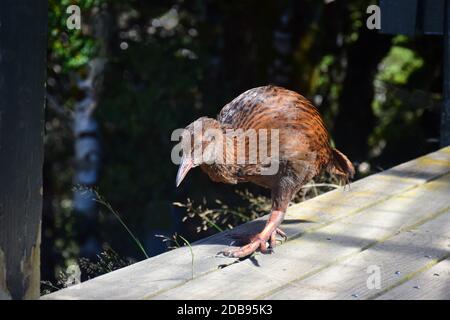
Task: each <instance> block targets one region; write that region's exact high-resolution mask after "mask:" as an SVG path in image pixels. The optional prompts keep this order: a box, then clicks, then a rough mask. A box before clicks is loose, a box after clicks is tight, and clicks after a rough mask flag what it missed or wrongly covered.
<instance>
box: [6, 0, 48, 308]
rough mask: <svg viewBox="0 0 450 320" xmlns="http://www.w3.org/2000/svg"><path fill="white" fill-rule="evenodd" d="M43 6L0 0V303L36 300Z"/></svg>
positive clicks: (38, 0) (44, 38)
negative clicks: (2, 300)
mask: <svg viewBox="0 0 450 320" xmlns="http://www.w3.org/2000/svg"><path fill="white" fill-rule="evenodd" d="M47 15H48V12H47V1H45V0H35V1H12V0H9V1H0V97H1V98H0V299H11V298H12V299H38V298H39V296H40V291H39V286H40V264H39V262H40V260H39V258H40V253H39V248H40V246H39V245H40V229H41V225H40V224H41V212H42V165H43V160H44V159H43V156H44V155H43V152H44V151H43V149H44V148H43V144H44V141H43V140H44V139H43V132H44V130H43V129H44V97H45V68H46V50H47Z"/></svg>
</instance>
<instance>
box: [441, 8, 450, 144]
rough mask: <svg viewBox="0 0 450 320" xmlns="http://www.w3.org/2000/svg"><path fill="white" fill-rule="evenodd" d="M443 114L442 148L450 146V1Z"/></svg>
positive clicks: (447, 10)
mask: <svg viewBox="0 0 450 320" xmlns="http://www.w3.org/2000/svg"><path fill="white" fill-rule="evenodd" d="M442 91H443V98H444V99H443V100H444V101H443V103H442V114H441V146H442V147H445V146H448V145H450V0H446V1H445V9H444V83H443V88H442Z"/></svg>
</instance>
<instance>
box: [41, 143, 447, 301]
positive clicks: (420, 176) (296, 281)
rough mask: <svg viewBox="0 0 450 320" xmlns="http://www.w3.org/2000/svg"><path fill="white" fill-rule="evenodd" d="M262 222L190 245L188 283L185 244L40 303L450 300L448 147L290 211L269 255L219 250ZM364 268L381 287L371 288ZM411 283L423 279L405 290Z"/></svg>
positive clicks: (243, 226)
mask: <svg viewBox="0 0 450 320" xmlns="http://www.w3.org/2000/svg"><path fill="white" fill-rule="evenodd" d="M265 218H266V217H264V218H262V219H258V220H255V221H252V222H250V223H247V224H244V225H242V226H239V227H237V228H235V229H234V230H232V231H228V232H224V233H221V234H218V235H215V236H212V237H209V238H206V239H203V240H201V241H198V242H196V243H194V244H193V251H194V270H193V274H194V278H193V279H192V267H191V262H192V261H191V254H190V250H189V248H186V247H183V248H180V249H176V250H173V251H170V252H167V253H164V254H162V255H159V256H156V257H153V258H151V259H148V260H145V261H142V262H139V263H136V264H134V265H132V266H129V267H126V268H123V269H121V270H117V271H114V272H111V273H109V274H106V275H103V276H100V277H98V278H96V279H93V280H90V281H87V282H84V283H82V284H80V285H76V286H73V287H70V288H67V289H64V290H61V291H58V292H56V293H53V294H50V295H47V296H44V297H43V299H373V298H387V299H390V298H420V297H435V298H448V292H446V289H448V288H449V285H450V284H449V281H450V280H449V278H450V277H449V273H450V270H447V269H446V267H447V266H448V264H449V263H448V261H447V260H446V259H447V258H448V257H449V256H450V147H447V148H444V149H441V150H440V151H437V152H434V153H431V154H429V155H426V156H424V157H420V158H418V159H415V160H413V161H409V162H407V163H404V164H402V165H399V166H397V167H394V168H392V169H390V170H386V171H384V172H381V173H379V174H375V175H372V176H370V177H367V178H365V179H362V180H359V181H357V182H355V183H353V184H351V189H350V191H348V190H346V191H344V190H343V189H339V190H335V191H332V192H328V193H326V194H323V195H321V196H319V197H316V198H314V199H312V200H309V201H306V202H303V203H301V204H297V205H294V206H292V207H290V209H289V211H288V214H287V219H286V221H285V222H284V224H283V229H284V230H285V231H286V233H287V234H288V237H289V239H288V241H287V242H286V243H284V244H283V245H281V246H279V247H277V248H276V250H275V254H272V255H262V254H258V255H256V256H255V257H254V258H252V259H247V260H244V261H235V260H233V259H229V258H223V257H217V256H216V253H217V252H219V251H220V250H222V249H223V248H224V246H227V245H230V244H231V243H232V238H231V237H230V233H234V232H240V231H243V232H251V231H254V230H258V229H259V228H261V227H262V226H263V224H264V219H265ZM369 267H370V268H379V271H380V278H379V279H380V281H379V286H375V287H373V288H372V287H371V286H370V284H369V286H368V285H367V282H368V277H369V276H371V274H369V273H368V268H369ZM370 270H372V269H370ZM435 270H437V271H435ZM430 272H433V274H434V273H436V272H438V273H440V276H439V277H438V276H434V278H433V276H432V275H433V274H431V276H430ZM430 277H431V279H432V281H431V280H429V279H430ZM415 279H416V281H419V282H420V283H424V284H421V285H420V288H419V289H414V288H413V289H414V290H416V291H414V290H412V291H411V289H410V287H411V284H413V283H415V282H414V281H415ZM425 283H426V284H425ZM414 286H415V285H413V287H414ZM433 288H436V290H435V292H433V293H431V292H426V291H429V290H434V289H433ZM447 291H449V290H447ZM439 292H440V293H439ZM389 294H391V295H389Z"/></svg>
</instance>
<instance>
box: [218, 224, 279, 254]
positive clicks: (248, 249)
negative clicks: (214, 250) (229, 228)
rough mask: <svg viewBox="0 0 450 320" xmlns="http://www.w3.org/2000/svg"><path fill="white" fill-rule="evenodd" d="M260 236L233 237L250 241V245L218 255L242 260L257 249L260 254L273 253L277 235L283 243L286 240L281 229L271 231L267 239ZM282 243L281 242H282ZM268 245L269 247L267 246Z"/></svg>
mask: <svg viewBox="0 0 450 320" xmlns="http://www.w3.org/2000/svg"><path fill="white" fill-rule="evenodd" d="M261 234H262V233H260V234H257V235H255V236H252V237H249V236H248V235H245V236H240V235H233V237H234V238H241V239H242V238H247V239H249V240H250V243H248V244H247V245H245V246H242V247H240V248H235V249H229V250H224V251H221V252H219V254H222V255H224V256H225V257H230V258H243V257H247V256H250V255H251V254H253V253H254V252H255V251H256V250H258V249H259V251H261V253H264V254H268V253H272V252H273V248H274V247H275V246H276V242H277V235H279V236H281V237H282V238H283V240H284V241H286V239H287V235H286V233H284V231H282V230H281V229H279V228H277V229H275V231H273V232H272V233H271V234H270V235H269V236H268V237H267V236H265V237H264V236H262V235H261ZM282 242H283V241H282ZM267 244H269V245H267Z"/></svg>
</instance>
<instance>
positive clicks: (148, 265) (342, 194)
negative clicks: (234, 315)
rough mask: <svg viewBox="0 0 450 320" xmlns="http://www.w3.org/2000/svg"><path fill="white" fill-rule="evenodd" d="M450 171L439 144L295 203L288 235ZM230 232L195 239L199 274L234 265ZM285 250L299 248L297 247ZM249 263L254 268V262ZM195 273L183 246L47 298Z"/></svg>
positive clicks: (139, 293) (126, 293)
mask: <svg viewBox="0 0 450 320" xmlns="http://www.w3.org/2000/svg"><path fill="white" fill-rule="evenodd" d="M449 171H450V148H446V149H441V150H439V151H437V152H434V153H431V154H429V155H427V156H424V157H421V158H419V159H416V160H413V161H409V162H407V163H404V164H402V165H400V166H397V167H395V168H393V169H391V170H387V171H385V172H383V173H380V174H376V175H373V176H370V177H368V178H365V179H362V180H360V181H357V182H356V183H353V184H352V186H351V190H350V191H343V190H342V189H340V190H335V191H332V192H328V193H326V194H323V195H321V196H319V197H316V198H314V199H312V200H309V201H305V202H303V203H301V204H298V205H294V206H292V207H290V208H289V210H288V214H287V218H286V221H285V223H284V225H283V228H284V230H285V231H286V232H287V234H288V236H289V238H290V240H289V241H288V243H289V242H291V241H293V240H294V239H296V238H299V237H300V238H302V237H303V236H304V235H306V234H309V233H311V232H313V231H317V230H321V229H322V228H325V227H327V226H328V225H330V224H332V223H333V222H336V221H338V220H340V219H344V218H345V217H349V216H352V215H356V214H358V213H360V212H362V211H363V210H364V209H367V208H370V207H371V206H376V205H378V206H380V204H381V203H382V202H383V201H386V200H387V199H390V198H393V197H395V195H399V194H402V193H404V192H406V191H408V190H412V189H414V188H416V187H418V186H420V185H422V184H424V183H425V182H427V181H430V180H432V179H436V178H438V177H440V176H442V175H444V174H446V173H448V172H449ZM266 218H267V217H264V218H263V219H257V220H255V221H252V222H250V223H246V224H244V225H242V226H239V227H237V228H235V229H234V231H233V232H236V231H242V232H252V231H257V230H260V229H261V228H262V226H263V224H264V219H266ZM229 233H230V232H224V233H221V234H218V235H214V236H212V237H209V238H206V239H203V240H201V241H197V242H195V243H194V244H193V251H194V256H195V259H194V277H195V278H201V277H203V276H207V275H209V274H212V273H216V272H218V271H220V273H222V272H223V270H226V269H228V268H231V267H232V266H230V267H227V268H225V269H219V268H220V267H221V266H222V265H228V264H232V263H233V262H234V260H232V259H228V258H217V257H215V255H216V253H217V252H219V251H220V250H223V249H224V246H226V245H229V244H230V243H231V241H232V240H231V239H230V237H229ZM285 246H286V245H283V246H280V248H279V249H278V250H277V254H276V255H274V256H275V257H280V259H281V256H280V255H279V250H280V249H281V248H284V247H285ZM286 250H287V251H289V250H293V251H294V252H297V251H298V249H297V248H296V246H292V249H291V247H289V248H288V249H286ZM294 256H295V255H294ZM258 259H259V257H258ZM288 260H289V258H288ZM168 266H170V267H168ZM250 267H251V268H253V265H251V266H250ZM191 274H192V269H191V255H190V251H189V249H188V248H180V249H176V250H173V251H170V252H166V253H164V254H162V255H159V256H156V257H153V258H150V259H148V260H145V261H141V262H138V263H136V264H134V265H132V266H129V267H126V268H124V269H121V270H118V271H114V272H111V273H108V274H106V275H103V276H100V277H98V278H95V279H93V280H90V281H87V282H84V283H82V284H80V285H77V286H74V287H70V288H67V289H64V290H60V291H58V292H56V293H53V294H50V295H47V296H45V297H43V298H44V299H79V298H83V299H140V298H143V297H148V296H151V295H156V294H158V293H162V292H164V291H167V290H169V289H171V288H175V287H179V286H182V285H183V284H185V283H188V282H191Z"/></svg>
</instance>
